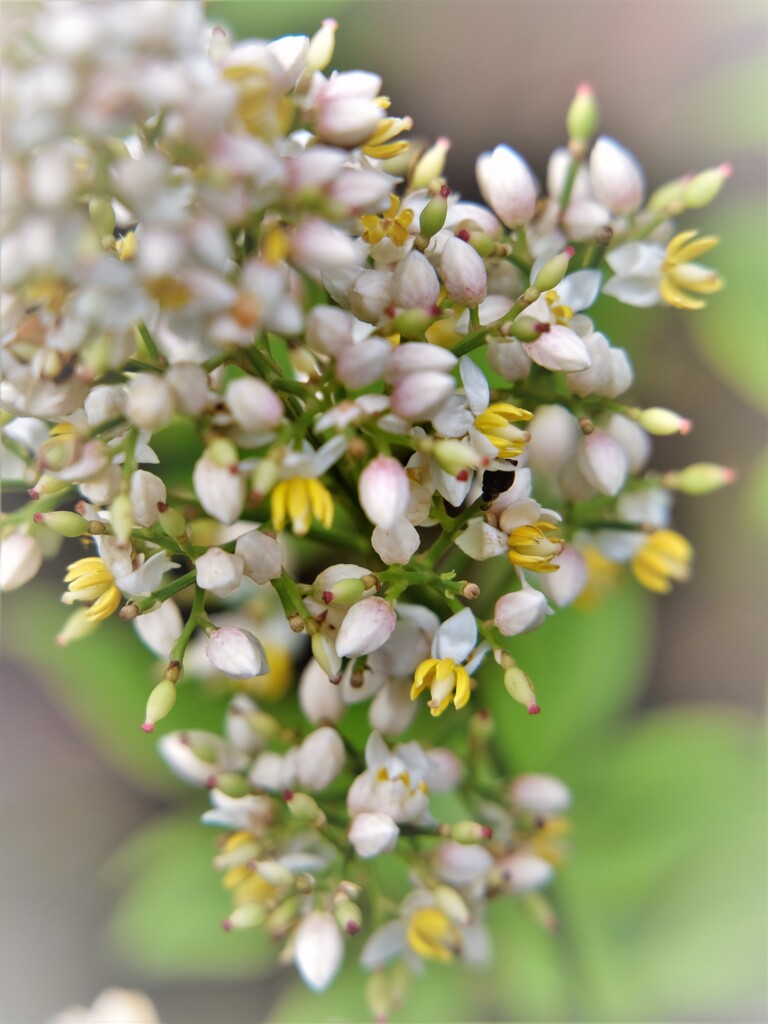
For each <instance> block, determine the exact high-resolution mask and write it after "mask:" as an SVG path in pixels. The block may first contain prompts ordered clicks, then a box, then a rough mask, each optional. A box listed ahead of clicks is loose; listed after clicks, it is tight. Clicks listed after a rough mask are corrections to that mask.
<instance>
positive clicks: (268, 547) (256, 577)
mask: <svg viewBox="0 0 768 1024" xmlns="http://www.w3.org/2000/svg"><path fill="white" fill-rule="evenodd" d="M235 554H236V555H237V557H238V558H240V559H241V560H242V563H243V573H244V575H246V576H248V577H250V578H251V579H252V580H253V581H254V582H255V583H269V581H270V580H276V579H277V577H278V576H279V575H280V573H281V572H282V571H283V549H282V548H281V547H280V545H279V544H278V542H277V541H276V540H275V538H274V537H269V536H268V535H267V534H266V533H261V531H260V530H249V531H248V532H247V533H242V534H240V536H239V537H238V538H237V540H236V541H235Z"/></svg>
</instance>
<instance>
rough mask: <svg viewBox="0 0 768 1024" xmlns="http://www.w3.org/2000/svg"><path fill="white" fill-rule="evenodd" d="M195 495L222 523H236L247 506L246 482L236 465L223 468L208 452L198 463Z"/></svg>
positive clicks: (195, 471) (195, 475)
mask: <svg viewBox="0 0 768 1024" xmlns="http://www.w3.org/2000/svg"><path fill="white" fill-rule="evenodd" d="M192 483H193V484H194V488H195V494H196V495H197V497H198V500H199V501H200V504H201V505H202V506H203V508H204V509H205V511H206V512H207V513H208V515H210V516H213V517H214V519H218V520H219V522H220V523H234V522H235V520H236V519H239V517H240V513H241V512H242V511H243V506H244V505H245V480H244V478H243V476H242V474H241V473H240V471H239V466H238V465H237V463H231V464H229V465H221V464H220V463H219V462H217V461H216V460H215V459H214V458H213V457H212V456H211V454H210V453H209V452H207V451H206V452H204V453H203V455H201V457H200V458H199V459H198V460H197V462H196V463H195V468H194V470H193V473H192Z"/></svg>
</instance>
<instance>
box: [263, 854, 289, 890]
mask: <svg viewBox="0 0 768 1024" xmlns="http://www.w3.org/2000/svg"><path fill="white" fill-rule="evenodd" d="M256 870H257V871H258V873H259V874H260V875H261V877H262V878H263V879H264V880H265V881H266V882H269V884H270V885H274V886H277V887H279V886H289V885H293V880H294V874H293V872H292V871H291V870H290V869H289V868H287V867H286V866H285V864H281V863H280V861H279V860H260V861H259V862H258V863H257V864H256Z"/></svg>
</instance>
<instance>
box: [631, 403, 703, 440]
mask: <svg viewBox="0 0 768 1024" xmlns="http://www.w3.org/2000/svg"><path fill="white" fill-rule="evenodd" d="M627 413H628V415H629V417H630V418H631V419H633V420H634V421H635V422H636V423H638V424H639V425H640V426H641V427H642V428H643V430H647V431H648V433H649V434H654V435H656V436H657V437H667V436H669V435H670V434H688V433H690V431H691V428H692V427H693V423H691V421H690V420H687V419H686V418H685V417H684V416H681V415H680V414H679V413H676V412H673V411H672V409H662V408H661V407H660V406H653V407H652V408H650V409H628V410H627Z"/></svg>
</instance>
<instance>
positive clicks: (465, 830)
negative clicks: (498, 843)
mask: <svg viewBox="0 0 768 1024" xmlns="http://www.w3.org/2000/svg"><path fill="white" fill-rule="evenodd" d="M446 832H447V834H448V835H450V837H451V839H453V840H454V841H455V842H457V843H462V844H464V843H466V844H467V845H469V844H470V843H482V842H483V841H484V840H485V839H490V838H491V837H492V836H493V830H492V829H491V828H490V826H488V825H481V824H480V822H479V821H466V820H465V821H456V822H454V823H453V824H452V825H448V826H447V827H446Z"/></svg>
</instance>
